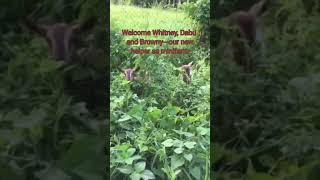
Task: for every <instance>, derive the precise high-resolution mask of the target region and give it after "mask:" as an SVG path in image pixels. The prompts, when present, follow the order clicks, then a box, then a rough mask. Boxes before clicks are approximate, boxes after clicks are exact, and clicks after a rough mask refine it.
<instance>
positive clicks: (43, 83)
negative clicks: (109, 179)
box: [0, 0, 107, 180]
mask: <svg viewBox="0 0 320 180" xmlns="http://www.w3.org/2000/svg"><path fill="white" fill-rule="evenodd" d="M37 6H40V7H41V8H40V9H39V11H38V12H37V13H36V14H35V16H34V18H36V19H42V20H43V22H44V21H47V20H48V22H50V21H52V22H62V21H64V22H68V23H81V22H85V21H87V20H88V19H91V20H94V21H92V22H93V24H94V26H93V27H92V28H91V29H90V30H89V31H87V32H86V33H82V34H79V36H78V38H79V42H81V43H80V47H91V48H101V49H103V51H105V49H106V48H107V47H106V37H107V32H106V31H105V19H106V15H103V16H102V15H101V14H102V12H104V11H105V10H104V9H105V7H106V6H105V4H103V5H102V4H101V1H97V0H94V1H92V0H90V1H89V0H88V1H86V0H85V1H65V0H46V1H38V0H33V1H31V0H29V1H27V0H25V1H20V0H11V1H6V2H4V3H1V6H0V11H1V15H0V21H1V25H0V31H1V34H0V82H1V83H0V156H1V158H0V179H10V180H18V179H19V180H20V179H21V180H22V179H26V180H35V179H41V180H49V179H59V180H67V179H68V180H70V179H77V180H81V179H90V180H95V179H102V178H103V176H104V175H105V169H104V167H105V161H104V158H103V157H105V154H104V153H103V150H104V146H103V143H102V142H104V140H105V134H104V133H102V131H101V130H104V129H106V125H105V124H104V123H105V122H106V110H105V109H106V104H105V103H104V102H102V101H101V99H102V100H105V99H106V98H107V97H106V95H105V92H106V91H107V87H106V86H105V84H106V80H104V79H105V76H107V74H106V72H105V69H106V66H105V64H106V63H102V64H104V65H103V66H101V65H99V67H102V68H103V69H104V70H102V69H100V68H97V66H95V64H91V65H86V66H83V65H81V64H79V63H75V64H74V65H72V66H69V67H67V68H61V63H58V62H56V61H55V60H53V59H52V58H50V56H49V53H48V49H49V48H48V45H47V43H46V40H45V39H44V38H43V37H40V36H39V35H37V34H36V33H34V32H31V31H29V30H28V29H27V28H26V27H25V26H24V20H25V17H26V16H27V15H28V14H29V13H30V12H31V11H33V10H34V9H36V7H37ZM106 57H107V55H106V54H105V55H103V57H101V59H100V62H101V60H102V62H107V61H106ZM96 60H98V59H96ZM98 61H99V60H98ZM89 90H92V91H90V92H89ZM95 97H98V98H95ZM97 99H100V101H97Z"/></svg>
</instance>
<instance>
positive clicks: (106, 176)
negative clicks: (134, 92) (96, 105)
mask: <svg viewBox="0 0 320 180" xmlns="http://www.w3.org/2000/svg"><path fill="white" fill-rule="evenodd" d="M105 5H106V8H105V10H106V11H105V12H104V13H107V16H106V17H107V18H106V21H105V22H106V24H105V28H106V31H107V33H106V35H107V42H106V52H107V53H106V54H107V57H106V61H108V65H107V67H108V68H107V71H106V72H107V74H106V82H107V83H106V84H107V85H106V91H107V97H106V101H107V103H106V104H107V107H106V111H107V122H106V124H105V128H106V131H105V133H106V136H105V137H106V139H105V142H104V143H105V144H106V145H105V148H106V149H105V156H106V173H105V178H104V179H107V180H108V179H110V61H111V60H110V0H106V4H105Z"/></svg>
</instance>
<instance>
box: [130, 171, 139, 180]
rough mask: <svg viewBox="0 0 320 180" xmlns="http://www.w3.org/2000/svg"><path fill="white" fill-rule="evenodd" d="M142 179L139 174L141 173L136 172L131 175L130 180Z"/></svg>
mask: <svg viewBox="0 0 320 180" xmlns="http://www.w3.org/2000/svg"><path fill="white" fill-rule="evenodd" d="M140 178H141V176H140V174H139V173H136V172H134V173H132V174H131V175H130V179H131V180H140Z"/></svg>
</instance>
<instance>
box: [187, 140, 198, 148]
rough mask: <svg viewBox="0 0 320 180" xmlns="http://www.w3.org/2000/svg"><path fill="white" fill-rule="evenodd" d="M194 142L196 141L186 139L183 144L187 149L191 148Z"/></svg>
mask: <svg viewBox="0 0 320 180" xmlns="http://www.w3.org/2000/svg"><path fill="white" fill-rule="evenodd" d="M196 144H197V143H195V142H192V141H187V142H185V143H184V146H185V147H187V148H188V149H193V148H194V146H195V145H196Z"/></svg>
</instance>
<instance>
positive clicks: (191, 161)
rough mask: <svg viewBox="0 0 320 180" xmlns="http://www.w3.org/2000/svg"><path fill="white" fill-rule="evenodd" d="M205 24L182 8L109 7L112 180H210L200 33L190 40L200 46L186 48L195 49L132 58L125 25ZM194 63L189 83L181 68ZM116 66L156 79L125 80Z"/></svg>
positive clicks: (205, 55) (206, 75)
mask: <svg viewBox="0 0 320 180" xmlns="http://www.w3.org/2000/svg"><path fill="white" fill-rule="evenodd" d="M194 6H196V5H195V4H194ZM123 12H125V13H123ZM207 13H208V14H209V11H207ZM199 27H200V26H199V23H198V22H197V21H194V20H192V19H191V18H190V17H189V16H188V14H186V13H185V11H182V10H174V9H168V10H163V9H159V8H150V9H145V8H139V7H134V6H125V5H111V46H110V47H111V94H110V112H111V117H110V118H111V122H110V123H111V134H112V136H111V138H110V147H111V149H110V151H111V152H110V156H111V157H110V158H111V160H110V161H111V162H110V168H111V169H110V171H111V172H110V175H111V179H132V180H135V179H137V180H138V179H141V178H142V179H145V180H146V179H172V180H173V179H181V180H185V179H198V180H203V179H209V163H210V159H209V146H210V140H209V137H210V129H209V118H210V113H209V108H210V106H209V105H210V104H209V99H210V94H209V92H210V69H209V48H208V47H207V48H205V47H203V48H200V47H199V44H198V41H197V39H198V38H199V37H198V36H195V37H191V38H192V39H194V40H195V43H196V44H195V45H192V46H188V47H187V48H189V49H192V50H193V53H192V54H183V55H165V54H162V55H152V54H151V55H150V54H145V55H134V54H131V53H130V52H129V49H130V48H131V47H130V46H128V45H126V44H125V43H126V41H125V40H126V39H128V37H123V36H122V35H121V29H123V28H128V29H134V30H152V29H157V28H160V29H166V30H180V29H195V30H199ZM136 38H138V37H136ZM141 38H146V39H147V38H148V39H165V40H168V39H172V37H160V36H159V37H157V38H155V37H152V36H151V37H150V36H149V37H141ZM131 39H134V38H132V37H131ZM177 39H182V37H179V38H177ZM184 39H186V38H184ZM187 39H189V38H187ZM143 47H146V46H140V48H143ZM147 47H148V48H153V49H154V48H169V46H168V45H165V46H164V47H159V46H147ZM175 48H186V47H183V46H182V45H179V46H175ZM191 61H193V77H192V83H191V84H189V85H188V84H186V83H184V82H183V81H182V79H181V73H180V72H179V71H180V66H181V65H184V64H188V63H189V62H191ZM118 67H119V68H133V67H140V70H139V71H138V73H137V77H139V78H140V79H143V78H144V77H145V76H144V75H145V73H146V72H148V73H149V75H150V79H151V80H150V81H149V82H146V81H143V80H142V81H141V80H140V81H139V80H137V81H133V82H129V81H126V80H124V78H123V74H122V73H121V72H120V71H119V70H117V69H118Z"/></svg>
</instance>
